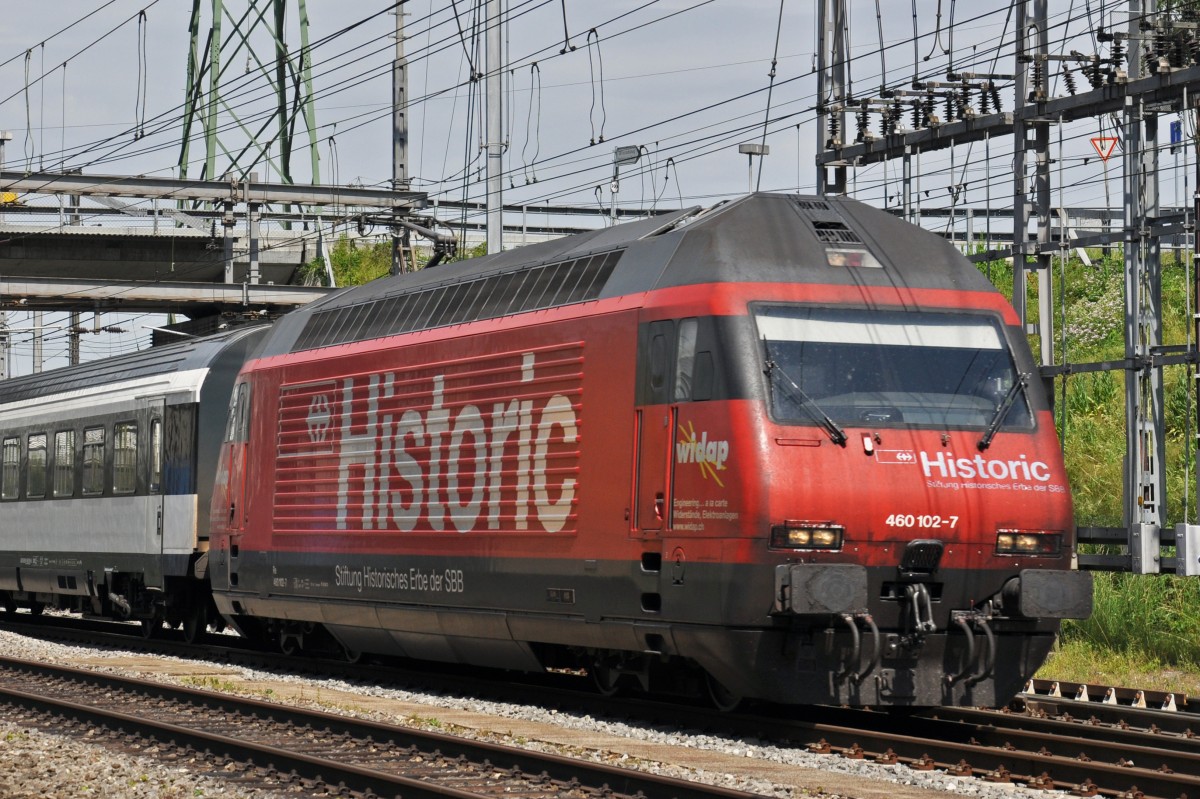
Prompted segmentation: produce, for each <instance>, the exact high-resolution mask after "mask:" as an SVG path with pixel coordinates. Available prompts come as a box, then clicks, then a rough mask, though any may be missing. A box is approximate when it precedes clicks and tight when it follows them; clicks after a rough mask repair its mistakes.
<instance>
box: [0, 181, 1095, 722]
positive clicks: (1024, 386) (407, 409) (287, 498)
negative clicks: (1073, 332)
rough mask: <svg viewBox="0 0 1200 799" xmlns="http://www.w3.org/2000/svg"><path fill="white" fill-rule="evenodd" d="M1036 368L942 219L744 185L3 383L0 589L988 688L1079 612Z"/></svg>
mask: <svg viewBox="0 0 1200 799" xmlns="http://www.w3.org/2000/svg"><path fill="white" fill-rule="evenodd" d="M1036 375H1037V372H1036V366H1035V363H1034V360H1033V356H1032V354H1031V352H1030V350H1029V347H1028V344H1027V341H1026V337H1025V335H1024V331H1023V330H1022V329H1021V326H1020V324H1019V322H1018V319H1017V317H1016V315H1015V313H1014V311H1013V310H1012V308H1011V306H1010V305H1009V304H1008V303H1007V301H1006V300H1005V299H1004V297H1003V295H1001V294H1000V293H999V292H998V291H996V290H995V288H994V287H993V286H992V285H991V284H990V283H989V282H988V281H987V280H986V279H985V278H984V277H983V276H982V275H981V274H980V272H979V270H978V269H977V268H976V267H975V266H974V265H972V264H971V263H970V262H968V261H967V260H966V259H965V258H964V257H963V256H962V255H961V254H960V253H959V252H958V251H957V250H956V249H955V248H954V247H953V246H951V245H950V244H949V243H947V242H946V241H944V240H943V239H942V238H941V237H939V236H937V235H935V234H933V233H930V232H928V231H924V230H922V229H920V228H919V227H916V226H913V225H910V224H908V223H906V222H904V221H902V220H899V219H897V218H895V217H894V216H893V215H892V214H889V213H887V212H885V211H882V210H879V209H876V208H872V207H870V206H868V205H866V204H863V203H860V202H857V201H854V200H851V199H848V198H845V197H840V196H804V195H797V194H781V193H754V194H750V195H746V196H744V197H741V198H738V199H735V200H731V201H728V202H725V203H721V204H719V205H717V206H714V207H712V208H709V209H701V208H688V209H681V210H678V211H674V212H670V213H666V214H663V215H660V216H656V217H652V218H649V219H644V220H639V221H635V222H630V223H626V224H621V225H617V226H613V227H609V228H605V229H601V230H596V231H593V232H588V233H582V234H577V235H573V236H569V237H565V238H561V239H557V240H552V241H547V242H544V243H539V244H533V245H529V246H525V247H521V248H519V249H513V250H509V251H505V252H501V253H497V254H494V255H489V256H484V257H479V258H474V259H469V260H464V261H458V262H452V263H444V264H439V265H438V266H436V267H435V268H430V269H425V270H421V271H418V272H415V273H411V274H403V275H397V276H393V277H389V278H384V279H380V280H376V281H374V282H372V283H369V284H366V285H363V286H356V287H352V288H347V289H343V290H340V291H338V292H335V293H332V294H330V295H329V296H327V297H325V298H322V299H321V300H318V301H316V302H314V303H311V304H310V305H307V306H305V307H303V308H300V309H297V310H295V311H292V312H291V313H288V314H286V315H285V316H283V317H281V318H280V319H278V320H277V321H275V322H274V323H273V324H272V325H270V326H260V327H251V328H241V329H233V330H230V331H227V332H224V333H221V334H218V335H216V336H213V337H210V338H205V339H198V340H195V341H189V342H185V343H182V344H178V345H171V346H164V347H161V348H152V349H150V350H147V351H143V352H140V353H136V354H134V355H129V356H125V357H124V358H121V359H116V360H114V361H112V362H109V363H107V364H105V363H99V364H87V365H84V366H79V367H71V368H67V369H63V370H57V371H55V372H51V373H46V374H43V375H35V376H30V377H23V378H17V379H12V380H9V381H6V382H5V383H3V384H0V445H2V447H3V450H2V451H3V461H2V465H0V466H2V468H0V530H3V533H2V534H0V601H3V602H4V604H5V607H6V608H7V609H8V610H9V611H10V612H11V611H14V610H15V609H17V608H19V607H28V608H30V609H32V610H34V611H38V610H40V609H41V608H43V607H46V606H54V607H60V608H64V609H69V610H77V611H80V612H83V613H85V614H90V615H96V616H103V617H111V618H125V619H132V620H137V621H140V622H142V625H143V630H144V632H146V634H153V633H154V632H155V631H156V630H158V629H161V627H162V625H163V623H164V622H165V623H166V624H168V625H172V626H178V627H181V628H182V629H183V630H184V633H185V635H186V636H187V637H189V638H196V637H197V636H198V635H199V634H200V633H202V632H203V631H204V629H205V628H207V627H210V626H212V625H230V626H232V627H233V628H235V629H236V630H237V631H238V632H240V633H241V634H242V635H244V636H245V637H247V638H249V639H251V640H255V641H259V642H264V643H266V644H269V645H271V646H273V647H278V648H280V649H282V650H283V651H285V652H293V651H295V652H324V653H337V654H340V655H342V656H345V657H349V658H357V657H359V656H362V655H374V656H395V657H402V658H412V659H417V660H422V661H434V662H442V663H455V664H466V665H471V666H485V667H492V668H498V669H504V670H511V671H518V672H541V671H546V670H556V669H566V670H572V671H577V672H579V673H583V672H586V673H587V675H589V676H590V678H591V680H592V681H593V683H594V684H595V686H596V688H597V689H598V690H600V691H601V692H603V693H615V692H618V691H623V690H644V691H648V692H652V693H674V692H683V693H691V694H705V695H707V696H708V698H709V699H710V700H711V701H712V702H713V703H714V704H715V705H716V706H717V707H720V708H722V709H732V708H734V707H737V706H739V704H740V703H742V702H743V701H745V700H758V701H765V702H771V703H778V704H816V703H838V704H850V705H864V706H879V707H895V708H904V707H920V706H936V705H980V706H998V705H1002V704H1004V703H1005V702H1007V701H1009V700H1010V699H1011V697H1012V696H1014V695H1015V694H1016V693H1017V692H1018V691H1020V690H1021V688H1022V687H1023V685H1024V684H1025V682H1026V681H1027V680H1028V679H1029V678H1030V677H1031V676H1032V675H1033V673H1034V672H1035V671H1036V670H1037V668H1039V666H1040V665H1041V663H1042V662H1043V661H1044V659H1045V658H1046V656H1047V654H1048V653H1049V651H1050V649H1051V647H1052V646H1053V642H1054V639H1055V636H1056V634H1057V631H1058V628H1059V625H1060V622H1061V621H1062V620H1063V619H1072V618H1074V619H1079V618H1086V617H1087V616H1088V615H1089V614H1090V612H1091V605H1092V584H1091V579H1090V575H1088V574H1087V573H1086V572H1081V571H1079V570H1078V569H1077V567H1076V544H1075V537H1074V529H1075V528H1074V524H1073V516H1072V505H1071V497H1070V492H1069V488H1068V482H1067V476H1066V473H1065V469H1064V465H1063V459H1062V454H1061V450H1060V447H1059V444H1058V441H1057V437H1056V433H1055V427H1054V420H1053V415H1052V412H1051V408H1050V405H1049V400H1048V397H1047V395H1046V391H1045V388H1044V386H1043V384H1042V381H1041V380H1040V379H1039V378H1038V377H1037V376H1036ZM131 431H132V432H131Z"/></svg>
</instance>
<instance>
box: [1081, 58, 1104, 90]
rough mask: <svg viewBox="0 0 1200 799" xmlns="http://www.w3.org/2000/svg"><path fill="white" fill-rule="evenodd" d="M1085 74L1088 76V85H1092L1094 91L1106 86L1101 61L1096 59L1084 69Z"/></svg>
mask: <svg viewBox="0 0 1200 799" xmlns="http://www.w3.org/2000/svg"><path fill="white" fill-rule="evenodd" d="M1083 74H1084V75H1085V76H1087V79H1088V83H1090V84H1092V88H1093V89H1099V88H1100V87H1101V86H1103V85H1104V70H1103V69H1101V68H1100V59H1098V58H1094V59H1093V60H1092V62H1091V63H1090V64H1088V65H1087V66H1086V67H1084V70H1083Z"/></svg>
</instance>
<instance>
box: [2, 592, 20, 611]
mask: <svg viewBox="0 0 1200 799" xmlns="http://www.w3.org/2000/svg"><path fill="white" fill-rule="evenodd" d="M4 613H5V615H7V616H15V615H17V600H15V599H13V598H12V597H11V596H7V595H6V596H5V597H4Z"/></svg>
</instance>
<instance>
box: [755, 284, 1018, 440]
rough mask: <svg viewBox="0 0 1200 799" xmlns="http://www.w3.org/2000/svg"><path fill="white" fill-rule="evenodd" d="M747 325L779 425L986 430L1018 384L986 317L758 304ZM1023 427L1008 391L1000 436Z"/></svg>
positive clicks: (996, 329) (1004, 349)
mask: <svg viewBox="0 0 1200 799" xmlns="http://www.w3.org/2000/svg"><path fill="white" fill-rule="evenodd" d="M755 321H756V323H757V325H758V336H759V339H760V340H761V341H762V342H763V343H764V346H765V348H766V352H765V357H766V364H765V365H766V371H767V373H768V375H769V379H770V383H771V398H770V402H771V415H772V416H773V417H774V418H775V419H777V420H779V421H787V422H797V423H803V424H813V423H814V411H815V413H816V414H817V415H818V417H819V416H827V417H828V418H829V419H831V420H832V421H834V422H836V423H838V424H841V425H858V426H862V425H871V426H881V425H882V426H887V425H911V426H926V425H928V426H936V427H980V428H986V427H987V426H988V425H989V424H991V423H992V420H993V419H994V418H996V415H997V410H998V409H1000V407H1001V406H1002V405H1003V403H1004V402H1005V397H1006V395H1007V394H1008V393H1009V390H1010V389H1012V387H1013V385H1014V383H1016V382H1017V381H1018V380H1019V379H1020V376H1019V375H1018V373H1017V370H1016V368H1015V367H1014V365H1013V360H1012V356H1011V354H1010V353H1009V350H1008V346H1007V344H1006V343H1005V340H1004V337H1003V335H1002V334H1001V330H1000V327H999V325H998V323H997V322H995V321H994V320H992V319H990V318H988V317H983V316H973V315H968V314H946V313H913V312H901V311H871V310H850V309H829V308H804V307H797V306H763V307H759V308H757V309H756V310H755ZM796 389H799V390H796ZM806 406H808V407H806ZM814 406H815V407H814ZM1031 426H1032V417H1031V415H1030V412H1029V405H1028V402H1027V401H1026V397H1025V392H1024V390H1016V392H1015V398H1014V400H1013V403H1012V407H1011V408H1009V409H1008V411H1007V413H1005V414H1004V418H1003V424H1002V426H1001V428H1000V429H1005V430H1007V429H1013V428H1024V429H1027V428H1029V427H1031Z"/></svg>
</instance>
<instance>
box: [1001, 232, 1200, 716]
mask: <svg viewBox="0 0 1200 799" xmlns="http://www.w3.org/2000/svg"><path fill="white" fill-rule="evenodd" d="M1089 256H1090V258H1091V260H1092V263H1093V264H1094V265H1093V266H1091V267H1088V266H1084V265H1083V264H1082V262H1080V261H1079V260H1078V259H1077V258H1075V257H1072V258H1071V259H1070V260H1068V261H1067V263H1066V264H1065V267H1064V265H1063V264H1061V263H1060V262H1059V260H1058V259H1057V258H1056V259H1055V261H1054V265H1053V275H1052V278H1053V280H1052V282H1053V286H1054V289H1053V290H1054V297H1053V305H1054V314H1055V320H1054V327H1055V330H1056V332H1059V331H1064V330H1065V332H1066V359H1067V360H1069V361H1070V362H1072V363H1095V362H1102V361H1113V360H1120V359H1122V358H1124V356H1125V344H1124V282H1123V281H1124V277H1123V275H1124V260H1123V255H1122V253H1121V252H1120V251H1119V250H1117V249H1114V250H1113V251H1112V252H1111V253H1109V254H1107V255H1106V254H1104V253H1102V252H1100V251H1099V250H1093V251H1090V252H1089ZM979 269H980V271H981V272H983V273H984V274H986V275H988V277H989V278H990V279H991V280H992V283H993V284H994V285H995V286H996V287H997V288H998V289H999V290H1000V291H1002V292H1003V293H1004V294H1005V295H1006V296H1009V297H1011V296H1012V286H1013V277H1012V265H1011V264H1009V263H1005V262H992V263H990V264H980V265H979ZM1189 278H1190V275H1189V270H1188V269H1187V262H1186V261H1175V260H1173V258H1172V255H1171V254H1170V253H1167V252H1164V254H1163V263H1162V307H1163V314H1162V317H1163V318H1162V339H1163V343H1164V344H1168V345H1170V344H1183V343H1185V342H1187V341H1188V340H1189V329H1190V328H1191V325H1192V324H1193V320H1192V319H1191V317H1190V314H1189V312H1188V303H1187V296H1188V292H1189V286H1188V283H1189ZM1029 288H1030V290H1029V300H1028V304H1027V307H1028V310H1029V312H1030V315H1031V318H1030V320H1029V321H1031V322H1033V321H1036V316H1037V313H1038V302H1037V283H1036V277H1035V276H1034V275H1033V274H1032V273H1031V274H1030V283H1029ZM1192 340H1194V337H1193V339H1192ZM1031 345H1032V346H1033V347H1034V351H1035V352H1036V351H1037V346H1038V341H1037V337H1036V336H1034V337H1032V338H1031ZM1054 347H1055V361H1056V363H1062V362H1063V355H1064V353H1063V351H1062V348H1063V341H1062V340H1061V339H1059V340H1056V341H1055V342H1054ZM1192 383H1193V379H1192V378H1191V376H1190V374H1189V369H1188V368H1187V367H1183V366H1172V367H1166V368H1164V370H1163V405H1164V427H1165V435H1164V443H1165V450H1166V459H1165V463H1164V464H1162V466H1163V468H1164V472H1165V475H1166V481H1167V499H1168V503H1167V507H1166V518H1164V520H1163V522H1164V527H1170V526H1172V525H1174V524H1175V523H1176V522H1181V521H1185V520H1188V521H1194V520H1195V519H1196V510H1195V507H1196V499H1197V498H1196V496H1195V494H1196V490H1195V482H1194V481H1195V463H1194V453H1193V449H1194V441H1195V434H1196V408H1195V399H1194V398H1193V397H1192V396H1190V394H1191V391H1192V389H1193V386H1192ZM1054 395H1055V396H1054V400H1055V417H1056V424H1057V426H1058V430H1059V435H1060V438H1061V439H1062V442H1063V451H1064V454H1065V457H1066V464H1067V477H1068V479H1069V481H1070V484H1071V492H1072V497H1073V499H1074V502H1075V519H1076V523H1077V524H1079V525H1081V526H1105V527H1120V526H1123V511H1122V505H1121V503H1122V500H1121V486H1122V485H1123V477H1122V471H1123V461H1124V456H1125V373H1124V372H1123V371H1100V372H1090V373H1078V374H1072V375H1070V376H1068V377H1062V376H1060V377H1058V378H1056V380H1055V384H1054ZM1095 585H1096V594H1095V596H1096V605H1095V612H1094V614H1093V616H1092V618H1091V619H1088V620H1085V621H1081V622H1074V621H1072V622H1068V623H1065V624H1064V625H1063V632H1062V636H1061V641H1060V645H1059V647H1058V648H1057V649H1056V651H1055V652H1054V654H1053V656H1052V657H1051V658H1050V660H1049V661H1048V662H1047V663H1046V665H1045V666H1043V668H1042V669H1041V671H1040V672H1039V673H1038V676H1039V677H1046V678H1049V679H1062V680H1069V681H1076V682H1094V683H1102V684H1123V685H1128V686H1134V687H1140V688H1156V689H1162V690H1174V691H1179V690H1186V691H1187V692H1188V693H1192V694H1197V695H1200V612H1198V611H1197V608H1200V580H1196V579H1194V578H1177V577H1174V576H1168V575H1158V576H1137V575H1128V574H1107V573H1097V574H1096V575H1095Z"/></svg>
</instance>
